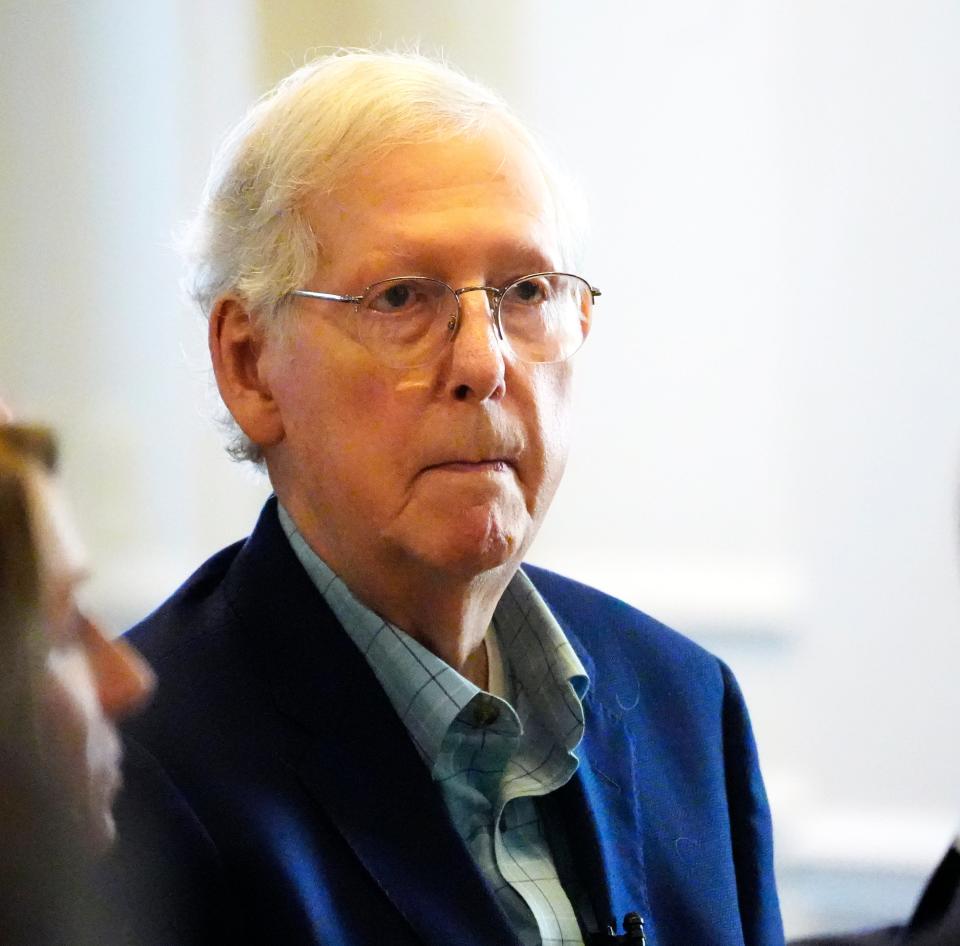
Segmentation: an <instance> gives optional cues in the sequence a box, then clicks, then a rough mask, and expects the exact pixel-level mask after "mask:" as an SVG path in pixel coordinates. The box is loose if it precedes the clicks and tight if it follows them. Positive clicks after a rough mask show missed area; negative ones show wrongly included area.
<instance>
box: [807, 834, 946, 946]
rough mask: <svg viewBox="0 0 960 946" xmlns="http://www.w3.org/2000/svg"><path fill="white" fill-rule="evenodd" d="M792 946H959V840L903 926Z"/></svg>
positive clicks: (809, 941)
mask: <svg viewBox="0 0 960 946" xmlns="http://www.w3.org/2000/svg"><path fill="white" fill-rule="evenodd" d="M793 946H960V837H958V838H957V839H956V840H955V841H954V843H953V846H952V847H951V848H950V850H949V851H947V853H946V856H945V857H944V858H943V860H942V861H941V862H940V864H939V866H938V867H937V869H936V870H935V871H934V873H933V876H932V877H931V878H930V880H929V881H927V885H926V888H925V889H924V891H923V894H922V896H921V897H920V900H919V902H918V903H917V906H916V909H915V910H914V911H913V916H912V917H910V919H909V921H908V922H907V923H906V924H905V925H903V926H890V927H887V928H885V929H881V930H873V931H871V932H865V933H848V934H840V935H835V936H817V937H813V938H811V939H803V940H796V941H794V944H793Z"/></svg>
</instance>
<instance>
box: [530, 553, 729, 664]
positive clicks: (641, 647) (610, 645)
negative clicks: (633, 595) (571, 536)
mask: <svg viewBox="0 0 960 946" xmlns="http://www.w3.org/2000/svg"><path fill="white" fill-rule="evenodd" d="M523 570H524V572H525V573H526V574H527V576H528V577H529V578H530V580H531V581H532V582H533V584H534V586H535V587H536V589H537V591H539V592H540V595H541V596H542V597H543V599H544V601H545V602H546V603H547V606H548V607H549V608H550V611H551V612H552V613H553V615H554V617H556V619H557V620H558V621H559V622H560V624H561V625H562V626H563V628H564V631H566V632H567V633H568V634H570V635H572V636H573V637H574V638H575V639H577V640H579V641H580V642H581V644H582V645H583V648H584V649H585V650H586V651H587V652H588V653H589V654H591V655H592V656H593V657H594V659H597V657H598V656H599V657H602V656H603V655H608V656H609V655H612V654H614V653H616V654H620V655H622V652H623V649H624V648H627V649H628V650H629V651H631V653H632V655H633V656H634V657H635V658H636V659H639V660H642V661H643V662H644V663H649V661H651V660H652V661H654V662H655V663H664V664H678V665H679V667H680V668H682V669H684V670H689V669H690V667H691V666H700V667H702V668H704V669H706V668H710V670H711V671H712V672H713V673H716V672H717V670H718V668H720V667H722V666H723V664H722V662H721V661H720V660H719V659H718V658H717V657H715V656H714V655H713V654H711V653H710V652H709V651H707V650H706V649H705V648H703V647H701V646H700V645H699V644H697V643H696V642H694V641H692V640H690V638H689V637H685V636H684V635H683V634H681V633H679V632H678V631H675V630H674V629H673V628H670V627H668V626H667V625H666V624H663V623H662V622H660V621H658V620H657V619H656V618H653V617H651V616H650V615H649V614H647V613H645V612H644V611H641V610H639V609H638V608H635V607H633V606H632V605H630V604H627V602H625V601H622V600H620V599H619V598H616V597H614V596H613V595H611V594H608V593H607V592H604V591H600V590H598V589H597V588H592V587H590V586H589V585H585V584H583V583H581V582H579V581H574V580H573V579H571V578H566V577H564V576H563V575H558V574H557V573H556V572H551V571H548V570H547V569H545V568H539V567H537V566H534V565H524V566H523Z"/></svg>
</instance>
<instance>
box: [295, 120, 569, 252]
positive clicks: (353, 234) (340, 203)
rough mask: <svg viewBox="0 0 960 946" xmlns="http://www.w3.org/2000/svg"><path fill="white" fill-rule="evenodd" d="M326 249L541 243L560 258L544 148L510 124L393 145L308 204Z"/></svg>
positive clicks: (531, 246)
mask: <svg viewBox="0 0 960 946" xmlns="http://www.w3.org/2000/svg"><path fill="white" fill-rule="evenodd" d="M308 215H309V216H310V219H311V225H312V228H313V230H314V232H315V234H316V236H317V238H318V242H319V244H320V249H321V254H322V256H324V257H326V258H327V259H329V258H330V256H332V255H337V254H339V253H343V252H351V251H353V252H356V251H359V250H361V249H367V248H368V245H369V244H371V243H376V244H378V248H379V249H381V250H382V251H384V252H390V251H391V250H397V251H398V252H400V251H410V252H413V253H415V252H416V250H417V248H418V247H422V248H423V251H424V253H425V254H426V253H429V251H430V249H431V248H432V247H434V246H442V245H444V244H449V245H450V246H454V245H456V246H457V248H458V249H459V250H461V251H462V250H464V249H469V248H470V247H475V248H476V249H477V250H478V251H479V250H480V249H481V248H490V249H492V250H495V249H496V244H497V243H500V244H502V245H503V252H504V254H509V253H510V252H511V251H514V252H515V251H517V250H519V251H520V252H527V251H531V252H533V251H537V250H539V251H540V253H541V255H542V256H543V257H545V258H550V259H556V261H557V263H558V264H559V256H560V234H559V226H558V219H557V216H558V208H557V207H556V204H555V200H554V195H553V193H552V191H551V189H550V187H549V183H548V180H547V177H546V175H545V173H544V170H543V167H542V166H541V164H540V162H539V160H538V157H537V155H536V154H535V153H534V152H533V151H532V150H531V148H530V147H529V146H528V145H527V143H526V142H524V141H523V140H521V139H518V138H517V137H516V136H515V135H511V134H510V129H509V127H507V126H505V125H493V126H491V127H489V128H486V129H484V130H483V131H482V132H479V133H470V134H461V135H457V136H454V137H452V138H449V139H446V140H443V141H424V142H418V143H413V144H403V145H399V146H396V147H394V148H393V149H391V150H389V151H388V152H386V153H384V154H383V155H381V156H380V157H378V158H377V159H376V160H372V161H370V162H368V163H365V164H363V165H362V166H360V167H357V168H356V169H354V170H353V172H352V173H351V174H350V175H348V176H347V177H346V178H345V179H344V180H343V181H342V182H341V183H340V185H339V186H338V187H337V188H336V189H335V190H333V191H332V192H330V193H328V194H325V195H323V196H322V197H318V198H315V199H314V200H313V201H311V203H310V205H309V207H308Z"/></svg>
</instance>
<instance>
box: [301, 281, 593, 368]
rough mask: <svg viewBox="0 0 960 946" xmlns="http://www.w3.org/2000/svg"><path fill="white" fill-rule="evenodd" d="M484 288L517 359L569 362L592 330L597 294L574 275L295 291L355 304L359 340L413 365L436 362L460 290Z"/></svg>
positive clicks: (393, 361) (398, 363)
mask: <svg viewBox="0 0 960 946" xmlns="http://www.w3.org/2000/svg"><path fill="white" fill-rule="evenodd" d="M466 292H485V293H486V294H487V298H488V299H489V302H490V308H491V311H490V317H491V319H492V321H493V326H494V330H495V332H496V334H497V337H498V338H499V339H500V340H501V341H502V342H504V343H505V344H506V345H508V346H509V348H510V350H511V351H512V352H513V353H514V354H515V355H516V357H517V358H518V359H520V360H521V361H525V362H529V363H534V364H553V363H556V362H560V361H566V359H567V358H569V357H570V356H571V355H572V354H573V353H574V352H575V351H577V349H578V348H580V346H581V345H582V344H583V342H584V339H585V338H586V337H587V333H588V332H589V330H590V317H591V313H592V309H593V302H594V300H595V299H596V298H597V296H599V295H600V290H599V289H596V288H594V287H593V286H591V285H590V283H588V282H587V281H586V280H585V279H583V278H582V277H580V276H575V275H573V274H572V273H531V274H530V275H529V276H521V277H520V278H519V279H515V280H513V282H511V283H508V284H507V285H506V286H504V287H503V288H502V289H497V288H496V287H493V286H464V287H462V288H461V289H453V288H452V287H450V286H448V285H447V284H446V283H445V282H442V281H441V280H439V279H433V278H431V277H429V276H397V277H395V278H393V279H383V280H380V281H379V282H375V283H373V284H372V285H370V286H367V288H366V289H364V290H363V292H362V293H361V294H360V295H359V296H350V295H338V294H336V293H330V292H315V291H313V290H309V289H296V290H294V291H293V292H291V293H290V295H292V296H301V297H303V298H307V299H323V300H326V301H328V302H345V303H350V304H352V305H353V307H354V313H355V316H356V324H355V332H356V337H357V340H358V341H359V342H360V343H361V344H362V345H363V346H364V347H365V348H366V349H367V350H368V351H369V352H370V353H371V354H372V355H373V356H374V357H375V358H377V359H378V360H379V361H381V362H382V363H384V364H386V365H389V366H391V367H394V368H418V367H421V366H423V365H428V364H430V363H432V362H434V361H436V360H437V359H438V358H439V357H440V356H441V354H442V353H443V350H444V349H445V348H446V346H447V344H448V343H449V342H450V341H451V340H452V339H453V337H454V336H455V335H456V333H457V328H458V326H459V324H460V315H461V312H460V296H462V295H463V294H464V293H466Z"/></svg>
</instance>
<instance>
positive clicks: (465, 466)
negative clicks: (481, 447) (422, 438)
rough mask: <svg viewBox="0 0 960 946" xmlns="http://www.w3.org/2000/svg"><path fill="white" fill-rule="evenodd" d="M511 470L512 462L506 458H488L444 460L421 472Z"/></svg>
mask: <svg viewBox="0 0 960 946" xmlns="http://www.w3.org/2000/svg"><path fill="white" fill-rule="evenodd" d="M512 469H513V461H511V460H508V459H507V458H506V457H490V458H487V459H482V460H462V459H452V460H444V461H443V462H442V463H433V464H431V465H430V466H427V467H424V469H423V472H424V473H429V472H431V471H432V470H437V471H442V472H445V473H506V472H508V471H509V470H512Z"/></svg>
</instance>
